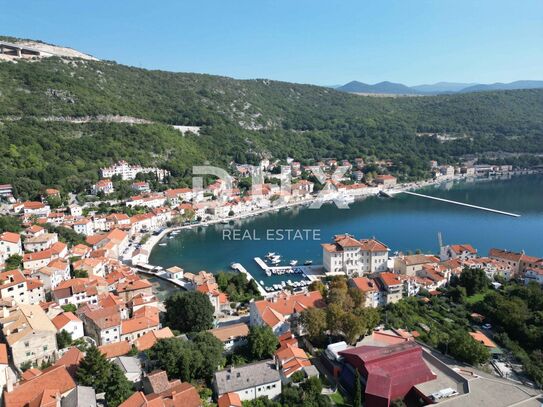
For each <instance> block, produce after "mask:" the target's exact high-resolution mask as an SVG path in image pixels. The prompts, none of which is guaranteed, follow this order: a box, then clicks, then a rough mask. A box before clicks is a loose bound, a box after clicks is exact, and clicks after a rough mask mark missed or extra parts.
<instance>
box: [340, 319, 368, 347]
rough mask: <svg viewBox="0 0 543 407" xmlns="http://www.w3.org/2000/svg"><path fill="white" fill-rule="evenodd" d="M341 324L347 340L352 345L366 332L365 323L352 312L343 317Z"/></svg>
mask: <svg viewBox="0 0 543 407" xmlns="http://www.w3.org/2000/svg"><path fill="white" fill-rule="evenodd" d="M340 324H341V331H342V332H343V334H344V335H345V340H346V341H347V342H348V343H350V344H355V343H356V341H357V340H358V338H359V337H360V335H362V333H363V332H364V330H365V326H364V322H363V321H362V320H361V319H360V318H359V317H357V316H356V315H354V314H353V313H351V312H346V313H344V314H343V315H342V317H341V320H340Z"/></svg>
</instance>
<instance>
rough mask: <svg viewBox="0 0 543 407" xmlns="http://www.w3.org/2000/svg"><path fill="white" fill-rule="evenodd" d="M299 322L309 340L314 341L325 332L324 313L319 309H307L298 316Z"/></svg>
mask: <svg viewBox="0 0 543 407" xmlns="http://www.w3.org/2000/svg"><path fill="white" fill-rule="evenodd" d="M300 322H301V323H302V325H303V327H304V329H305V330H306V331H307V334H308V336H309V338H310V339H312V340H313V339H316V338H318V337H319V336H321V335H323V334H324V332H325V331H326V311H324V310H323V309H320V308H309V309H306V310H303V311H302V313H301V315H300Z"/></svg>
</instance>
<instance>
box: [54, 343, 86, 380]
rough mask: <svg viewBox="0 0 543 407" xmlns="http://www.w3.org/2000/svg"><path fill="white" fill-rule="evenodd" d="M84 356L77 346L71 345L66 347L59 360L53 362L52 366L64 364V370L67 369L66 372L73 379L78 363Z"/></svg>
mask: <svg viewBox="0 0 543 407" xmlns="http://www.w3.org/2000/svg"><path fill="white" fill-rule="evenodd" d="M84 357H85V354H84V353H83V352H81V351H80V350H79V349H77V347H75V346H73V347H71V348H70V349H68V350H67V351H66V352H65V353H64V355H62V356H61V357H60V359H59V360H57V361H56V362H55V364H54V365H53V366H55V367H58V366H64V367H66V370H68V373H70V375H71V376H72V377H73V378H74V379H75V377H76V376H75V375H76V372H77V368H78V367H79V363H80V362H81V360H83V358H84Z"/></svg>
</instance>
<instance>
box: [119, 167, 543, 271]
mask: <svg viewBox="0 0 543 407" xmlns="http://www.w3.org/2000/svg"><path fill="white" fill-rule="evenodd" d="M539 172H541V171H534V170H524V171H514V172H508V173H504V174H500V175H508V176H514V175H530V174H535V173H539ZM495 179H499V175H498V176H493V177H488V176H466V175H465V174H459V175H455V176H454V177H451V178H447V179H439V178H438V179H430V180H424V181H416V182H409V183H403V184H397V185H395V186H394V187H391V188H378V189H377V190H376V191H375V192H372V193H368V194H364V195H358V196H353V195H351V197H352V198H354V202H357V201H362V200H365V199H366V198H369V197H373V196H378V195H379V193H380V192H381V191H385V192H386V191H387V190H394V191H395V192H397V193H401V192H404V191H412V190H417V189H422V188H426V187H430V186H435V185H441V184H445V183H448V182H453V183H455V182H459V181H468V180H473V181H475V182H477V181H485V180H488V181H492V180H495ZM334 198H336V199H337V197H334ZM334 198H328V199H325V200H324V201H323V203H327V202H333V201H334ZM319 200H322V198H318V196H311V198H308V199H302V200H299V201H295V202H288V203H285V204H282V205H277V206H270V207H267V208H262V209H258V210H256V211H252V212H248V213H243V214H238V215H234V216H231V217H227V218H219V219H213V220H208V221H204V222H199V223H195V224H191V225H179V226H171V227H168V228H165V229H163V230H162V232H160V233H159V234H158V235H151V236H150V237H149V239H148V240H147V241H146V242H145V243H144V244H142V246H141V249H143V250H145V251H146V252H147V257H146V262H145V264H149V258H150V256H151V253H152V251H153V249H154V247H155V246H156V245H157V244H158V243H159V242H160V241H161V240H162V238H164V236H167V235H169V234H171V233H172V232H175V231H182V230H186V229H192V228H198V227H207V226H210V225H215V224H218V223H223V222H224V221H228V222H230V221H235V220H240V219H246V218H252V217H256V216H259V215H263V214H267V213H270V212H275V211H279V210H281V209H286V208H293V207H297V206H304V205H306V206H309V205H311V204H312V203H315V202H317V201H319ZM149 233H153V231H151V232H149ZM127 260H128V261H131V257H130V258H129V259H127ZM139 264H141V263H139ZM179 267H182V266H181V265H179Z"/></svg>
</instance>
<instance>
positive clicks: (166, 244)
mask: <svg viewBox="0 0 543 407" xmlns="http://www.w3.org/2000/svg"><path fill="white" fill-rule="evenodd" d="M158 245H159V246H168V243H159V244H158Z"/></svg>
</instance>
